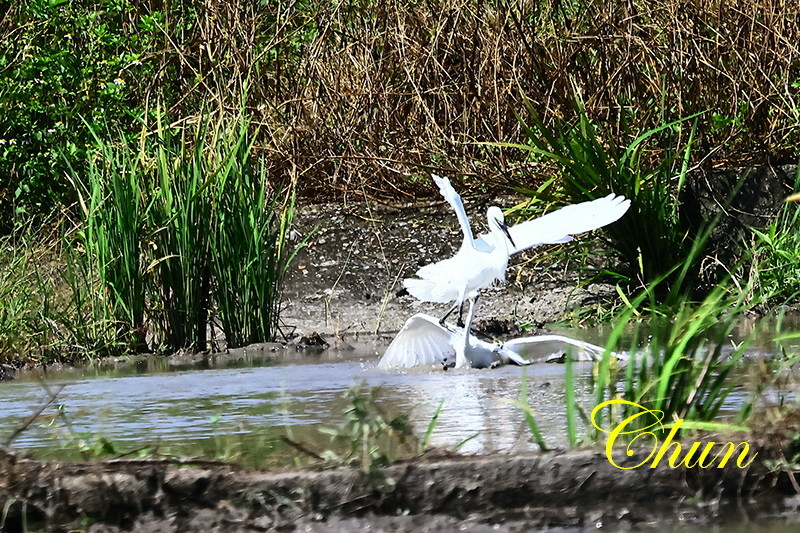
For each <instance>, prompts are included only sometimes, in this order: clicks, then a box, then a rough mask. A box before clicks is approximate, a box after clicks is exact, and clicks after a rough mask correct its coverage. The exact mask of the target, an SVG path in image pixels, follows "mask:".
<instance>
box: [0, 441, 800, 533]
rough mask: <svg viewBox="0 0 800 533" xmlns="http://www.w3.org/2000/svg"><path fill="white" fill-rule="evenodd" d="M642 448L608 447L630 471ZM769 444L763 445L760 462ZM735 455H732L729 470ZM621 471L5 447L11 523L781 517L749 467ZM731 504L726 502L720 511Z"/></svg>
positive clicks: (623, 521)
mask: <svg viewBox="0 0 800 533" xmlns="http://www.w3.org/2000/svg"><path fill="white" fill-rule="evenodd" d="M649 453H650V451H649V450H645V451H642V452H639V453H636V454H634V455H633V456H631V457H628V456H626V455H625V454H624V453H623V452H622V451H620V453H618V454H617V455H615V461H616V462H617V464H619V465H620V466H633V465H636V464H638V463H640V462H642V461H643V460H645V458H646V457H647V455H648V454H649ZM767 453H768V452H767V451H765V450H761V451H760V454H761V455H762V456H765V455H766V454H767ZM732 464H733V463H731V465H732ZM731 465H727V466H726V467H725V468H723V469H717V468H711V469H706V470H703V469H685V468H677V469H672V468H668V467H664V466H661V467H659V468H655V469H649V468H637V469H632V470H626V471H621V470H619V469H617V468H615V467H613V466H612V465H611V464H610V463H609V461H608V459H607V458H606V456H605V455H604V454H603V453H602V452H601V451H596V450H595V451H581V452H570V453H559V452H549V453H546V454H536V455H525V456H506V455H498V456H490V457H447V458H425V457H423V458H420V459H418V460H416V461H412V462H406V463H402V464H396V465H393V466H391V467H389V468H386V469H384V470H382V471H380V473H379V474H378V475H372V476H369V475H366V474H364V473H363V472H362V471H360V470H357V469H349V468H348V469H334V470H327V471H320V472H310V471H300V472H283V473H265V472H247V471H242V470H239V469H236V468H235V467H233V466H231V465H218V464H198V463H194V464H192V463H189V464H183V465H182V464H176V463H173V462H170V461H111V462H105V463H85V464H84V463H72V464H65V463H53V462H37V461H28V460H25V459H21V458H18V457H15V456H10V455H5V454H4V453H2V452H0V500H2V501H6V502H8V503H7V511H8V512H7V517H6V530H7V531H21V530H22V526H23V523H26V524H27V527H29V528H47V529H48V530H69V529H87V530H88V531H95V532H99V531H134V530H135V531H243V532H244V531H247V532H249V531H264V530H271V529H279V530H286V531H291V530H296V529H300V530H303V531H337V530H338V531H342V530H354V529H362V528H363V527H364V526H365V525H367V524H369V525H370V526H371V527H370V529H372V530H408V531H411V530H416V531H418V530H420V527H421V526H422V525H424V526H425V527H426V528H427V529H428V530H438V529H463V528H464V527H467V528H468V529H469V530H470V531H481V530H483V531H521V530H529V529H531V528H579V529H583V528H585V529H586V530H590V529H598V528H601V527H603V528H612V529H614V530H618V529H620V528H625V529H629V528H631V527H634V526H646V525H648V524H651V525H652V524H659V523H662V524H663V522H664V521H668V522H676V521H680V522H682V523H686V522H691V521H701V520H702V521H707V520H709V519H713V518H717V519H719V518H720V515H723V516H724V513H726V512H728V510H730V509H738V511H737V512H736V513H737V515H739V516H740V517H741V516H746V514H747V512H748V511H750V510H753V509H755V508H757V509H758V511H759V512H760V513H765V512H768V513H779V512H781V510H782V509H783V508H784V507H785V501H784V500H785V498H787V496H789V494H790V485H789V484H788V483H786V482H785V480H783V479H782V478H780V477H777V476H775V475H773V474H770V473H769V472H768V471H767V470H766V469H765V468H764V467H763V466H762V465H761V463H760V462H755V463H753V465H752V466H751V467H749V468H746V469H739V468H737V467H736V466H731ZM729 505H730V506H731V507H729Z"/></svg>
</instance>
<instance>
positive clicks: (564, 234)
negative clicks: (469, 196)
mask: <svg viewBox="0 0 800 533" xmlns="http://www.w3.org/2000/svg"><path fill="white" fill-rule="evenodd" d="M433 180H434V181H435V182H436V184H437V185H438V186H439V192H441V193H442V196H444V198H445V200H447V202H448V203H449V204H450V205H451V206H452V208H453V210H454V211H455V212H456V216H457V217H458V222H459V224H460V225H461V229H462V232H463V234H464V239H463V242H462V243H461V248H460V249H459V250H458V252H457V253H456V254H455V255H454V256H453V257H450V258H448V259H443V260H441V261H438V262H436V263H431V264H429V265H425V266H423V267H422V268H420V269H419V270H417V272H416V275H417V278H418V279H413V278H409V279H406V280H404V281H403V286H404V287H405V288H406V290H408V292H409V293H410V294H411V295H412V296H414V297H415V298H417V299H418V300H422V301H424V302H442V303H444V302H452V301H455V304H454V305H453V307H452V308H451V309H450V310H449V311H448V312H447V313H446V314H445V315H444V316H443V317H442V319H441V320H440V322H439V323H440V324H442V325H443V324H444V320H445V319H446V318H447V316H448V315H449V314H450V313H452V312H453V311H454V310H455V309H457V308H459V307H460V306H461V305H462V304H463V303H464V301H465V300H466V299H467V298H470V299H471V300H473V303H474V299H475V298H476V297H477V295H478V291H479V290H480V289H482V288H484V287H489V286H490V285H491V284H492V283H494V282H495V281H505V276H506V268H508V259H509V257H510V256H511V255H513V254H515V253H517V252H521V251H523V250H527V249H528V248H531V247H533V246H538V245H540V244H551V243H562V242H568V241H570V240H572V236H573V235H577V234H579V233H584V232H586V231H590V230H593V229H597V228H600V227H602V226H605V225H606V224H610V223H612V222H614V221H616V220H618V219H619V218H620V217H621V216H622V215H623V214H625V212H626V211H627V210H628V208H629V207H630V204H631V202H630V200H627V199H625V197H623V196H615V195H613V194H609V195H608V196H606V197H604V198H599V199H597V200H591V201H589V202H583V203H580V204H575V205H569V206H566V207H562V208H561V209H559V210H557V211H553V212H552V213H548V214H546V215H544V216H542V217H539V218H537V219H534V220H529V221H527V222H523V223H521V224H517V225H515V226H510V227H509V226H508V225H506V222H505V217H504V216H503V211H502V210H501V209H500V208H499V207H496V206H492V207H490V208H489V209H488V211H487V219H488V224H489V233H488V234H483V235H480V236H479V237H478V238H477V239H476V238H474V237H473V234H472V229H471V228H470V225H469V219H468V218H467V213H466V211H465V210H464V204H463V203H462V201H461V197H460V196H459V195H458V193H457V192H456V191H455V189H453V186H452V185H450V180H448V179H447V178H441V177H439V176H436V175H433Z"/></svg>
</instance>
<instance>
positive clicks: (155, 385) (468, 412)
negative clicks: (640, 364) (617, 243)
mask: <svg viewBox="0 0 800 533" xmlns="http://www.w3.org/2000/svg"><path fill="white" fill-rule="evenodd" d="M376 361H377V358H376V357H375V356H374V355H373V354H369V355H368V356H366V355H365V354H362V355H359V354H357V353H354V354H350V355H349V356H348V357H347V359H346V360H339V361H335V362H332V361H329V360H326V358H325V357H312V358H305V360H304V361H303V363H302V364H298V362H297V361H295V362H294V363H293V364H275V363H272V364H269V365H268V366H254V367H244V368H227V369H211V370H189V371H179V372H167V373H154V374H141V375H130V376H114V375H102V374H101V375H96V376H92V377H78V378H73V379H69V380H66V379H65V380H59V379H50V380H48V387H50V388H52V387H54V386H56V384H59V383H66V386H65V387H64V389H63V390H62V391H61V393H60V394H59V396H58V399H57V400H56V402H54V404H53V405H52V406H51V407H49V408H48V409H46V410H45V411H44V412H43V413H42V415H41V416H40V417H39V418H38V419H37V421H36V422H35V423H34V424H32V426H31V427H30V428H29V429H28V430H27V431H25V432H23V433H22V434H21V435H20V436H19V437H18V438H17V439H16V441H15V443H14V447H16V448H23V449H33V450H40V451H49V452H53V451H55V450H57V449H60V448H62V446H64V445H65V443H68V441H70V439H73V440H74V439H80V438H84V440H86V439H87V438H88V436H89V434H92V435H95V436H102V437H105V438H106V439H108V440H109V441H111V442H112V443H115V444H117V445H118V446H119V448H120V449H121V450H129V449H133V448H137V447H141V446H148V445H153V444H155V443H159V442H160V443H161V444H162V445H169V446H170V449H174V448H175V447H176V446H177V447H187V448H191V444H192V442H193V441H194V442H195V443H197V442H203V441H208V440H209V439H215V438H217V439H218V438H219V437H220V436H221V435H235V434H240V433H255V432H261V433H262V435H264V436H266V438H267V439H270V438H277V437H279V436H280V435H286V434H287V432H289V434H292V435H296V434H300V435H303V436H304V438H306V439H308V438H310V437H311V436H312V435H314V433H315V431H313V430H314V429H315V428H319V427H323V426H327V427H334V426H336V425H337V424H339V423H341V422H342V421H343V420H344V417H343V414H342V412H343V410H344V409H345V408H346V402H345V400H344V394H345V392H346V391H347V390H348V389H349V388H350V387H351V386H353V385H356V384H359V383H362V382H364V383H366V384H367V385H369V386H382V390H381V392H380V393H379V395H378V404H379V405H382V406H384V407H386V408H387V409H390V410H392V411H394V412H404V411H409V410H410V411H411V412H412V419H413V421H414V423H415V425H416V426H417V428H418V429H419V431H420V432H422V433H424V431H425V430H426V428H427V425H428V423H429V421H430V420H431V417H432V416H433V414H434V412H435V410H436V408H437V406H438V405H439V403H440V402H441V401H442V400H444V404H443V407H442V413H441V416H440V417H439V421H438V423H437V426H436V429H435V431H434V433H433V443H434V444H437V445H442V446H448V447H452V446H455V445H457V444H458V443H461V442H462V441H464V440H466V439H469V438H470V437H473V436H474V438H472V439H470V440H469V441H468V442H467V443H466V444H464V445H463V448H462V450H463V451H466V452H471V453H491V452H494V451H501V450H509V449H512V448H513V447H514V446H515V445H517V446H522V447H525V446H527V441H528V439H527V432H526V431H524V428H523V417H522V415H521V412H520V411H519V409H518V408H516V407H513V406H511V405H510V404H508V403H505V402H504V400H507V399H514V398H517V396H518V394H519V390H520V379H521V377H522V375H523V370H522V369H521V368H519V367H510V366H509V367H504V368H500V369H496V370H484V371H477V370H463V371H460V370H459V371H453V370H451V371H448V372H444V371H442V370H428V371H421V370H420V371H418V370H414V371H412V372H407V373H388V372H386V371H383V370H380V369H376V368H375V362H376ZM563 370H564V369H563V366H561V365H537V366H535V367H530V368H528V369H526V370H525V372H526V373H527V376H528V380H529V388H530V391H531V392H530V396H531V400H532V401H531V404H532V405H533V406H534V407H535V409H536V412H537V414H538V415H539V417H538V418H539V420H538V421H539V424H540V425H541V426H542V430H543V431H544V432H545V434H546V435H548V436H550V437H551V438H550V440H551V441H552V443H553V444H554V445H558V444H563V440H564V438H563V433H564V431H563V429H562V428H563V425H564V422H563V420H562V414H563V390H564V385H563V376H564V371H563ZM576 370H577V375H578V376H579V378H578V384H579V387H578V389H579V394H586V395H588V387H589V383H588V377H589V376H590V374H591V365H586V364H579V365H576ZM0 390H1V391H2V398H3V402H2V407H0V438H4V436H5V435H8V434H10V432H11V431H13V430H14V429H15V428H17V427H18V426H20V425H21V424H22V421H23V420H25V419H26V418H27V417H28V416H29V415H30V414H31V413H32V412H33V411H34V410H35V409H36V408H37V406H39V405H41V403H42V401H43V399H44V398H46V396H47V394H46V392H45V390H44V389H43V386H42V384H41V383H39V382H37V381H18V382H12V383H5V384H2V385H0ZM319 439H323V440H325V439H327V437H322V436H317V437H316V440H317V441H319Z"/></svg>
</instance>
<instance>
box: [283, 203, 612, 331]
mask: <svg viewBox="0 0 800 533" xmlns="http://www.w3.org/2000/svg"><path fill="white" fill-rule="evenodd" d="M523 201H524V198H522V197H503V198H499V199H497V198H492V203H496V204H497V205H501V206H503V207H512V206H514V205H517V204H519V203H521V202H523ZM465 204H466V209H467V212H468V214H469V215H470V217H471V219H472V220H473V225H474V226H475V228H476V229H477V228H479V227H481V228H482V226H481V224H482V221H483V220H484V219H485V212H486V208H487V205H488V204H486V203H481V202H479V201H478V200H476V199H470V198H467V199H465ZM294 228H295V231H296V236H295V238H296V239H299V238H301V236H305V235H308V234H309V233H310V232H312V230H313V229H314V228H317V230H316V232H315V233H314V234H313V235H312V237H311V238H310V240H309V242H308V245H307V246H306V247H305V248H304V249H303V250H302V251H301V252H300V253H299V254H298V257H297V258H296V260H295V261H294V263H293V264H292V266H291V269H290V273H289V275H288V277H287V280H286V290H285V293H284V300H285V307H284V311H283V313H282V319H283V321H284V323H285V324H286V326H287V329H289V330H292V329H293V328H296V332H297V333H299V334H307V333H310V332H313V331H317V332H320V333H322V334H323V335H326V336H336V335H340V334H345V335H346V336H351V337H353V336H355V337H358V336H362V335H365V334H369V335H372V334H374V333H376V332H389V333H393V332H396V331H398V330H399V329H400V328H401V327H402V325H403V324H404V323H405V321H406V320H407V319H408V317H409V316H411V315H413V314H414V313H418V312H428V313H431V314H443V313H444V312H445V311H446V310H447V308H448V305H447V304H430V303H422V302H418V301H416V300H415V299H414V298H413V297H411V296H409V295H398V292H400V291H401V289H402V281H403V278H406V277H412V276H413V275H414V272H415V271H416V270H417V269H418V268H419V267H420V266H422V265H425V264H427V263H430V262H433V261H437V260H440V259H443V258H445V257H448V256H450V255H452V254H453V253H455V251H456V250H457V248H458V246H459V245H460V243H461V239H462V237H461V230H460V228H459V226H458V221H457V220H456V217H455V215H454V213H453V211H452V209H451V208H450V206H449V205H447V204H446V203H444V202H443V201H438V200H437V201H432V202H429V203H427V204H422V205H420V204H416V205H397V206H386V205H381V204H376V203H374V202H372V203H359V204H352V205H349V206H345V207H344V208H343V207H342V206H341V205H338V204H337V205H329V204H322V205H312V206H306V207H303V208H302V209H300V210H299V212H298V216H297V219H296V222H295V224H294ZM479 231H483V230H479ZM552 249H553V247H552V246H549V247H547V246H544V247H539V248H537V249H536V250H535V251H533V252H528V253H527V254H520V255H519V256H514V257H513V258H512V260H511V267H510V268H509V271H508V274H507V280H508V283H506V284H505V285H502V286H498V287H495V288H492V289H489V290H487V291H485V293H484V294H482V296H481V299H480V302H479V308H478V317H479V318H487V319H488V318H495V319H500V320H501V321H503V322H508V323H510V324H529V325H533V326H534V327H539V326H541V325H543V324H546V323H549V322H555V321H558V320H561V319H563V318H564V317H565V316H566V315H567V314H568V313H569V312H571V311H573V310H575V309H578V308H580V307H581V306H584V305H591V304H593V303H595V302H599V301H601V300H602V299H604V298H615V297H616V295H615V291H614V288H613V287H611V286H608V285H600V284H592V285H589V286H588V287H586V288H576V284H577V283H578V281H579V278H578V276H577V275H576V274H575V273H574V272H573V271H570V270H568V269H562V270H560V271H559V272H557V273H556V272H552V271H551V272H547V271H545V270H544V268H543V267H542V266H541V264H537V263H535V262H532V261H530V259H531V258H532V257H534V255H533V254H543V253H547V251H549V250H552ZM572 266H575V265H574V264H573V265H572Z"/></svg>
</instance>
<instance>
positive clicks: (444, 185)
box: [431, 174, 474, 246]
mask: <svg viewBox="0 0 800 533" xmlns="http://www.w3.org/2000/svg"><path fill="white" fill-rule="evenodd" d="M431 177H432V178H433V181H434V182H436V185H438V186H439V192H440V193H441V194H442V196H443V197H444V199H445V200H447V203H448V204H450V207H452V208H453V211H455V212H456V216H457V217H458V223H459V224H460V225H461V231H462V232H463V233H464V246H472V243H473V240H474V236H473V233H472V228H471V227H470V225H469V218H467V212H466V210H464V203H463V202H462V201H461V196H460V195H459V194H458V193H457V192H456V190H455V189H454V188H453V186H452V185H450V180H449V179H447V178H442V177H441V176H437V175H436V174H431Z"/></svg>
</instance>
